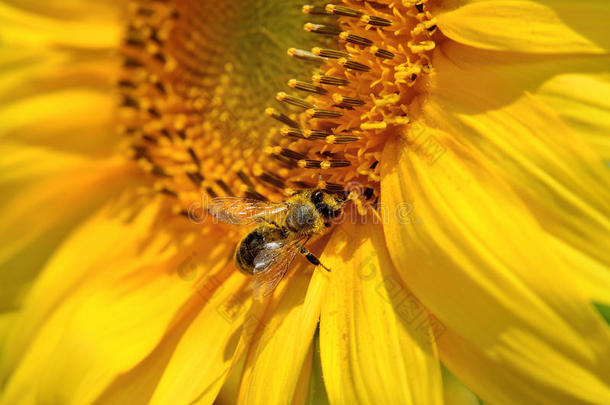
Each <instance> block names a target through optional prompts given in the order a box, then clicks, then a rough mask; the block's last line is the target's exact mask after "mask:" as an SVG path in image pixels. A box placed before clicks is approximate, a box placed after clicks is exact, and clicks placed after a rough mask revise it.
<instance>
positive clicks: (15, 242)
mask: <svg viewBox="0 0 610 405" xmlns="http://www.w3.org/2000/svg"><path fill="white" fill-rule="evenodd" d="M0 153H2V155H3V156H4V157H3V159H2V160H1V161H0V172H1V173H2V174H0V193H2V195H3V196H5V200H4V201H2V202H0V206H1V207H2V211H1V214H0V269H1V270H2V271H0V280H1V282H2V285H3V288H2V291H1V293H0V309H7V308H17V307H19V305H20V303H21V301H22V297H23V294H24V293H25V292H26V291H27V289H28V288H29V285H30V284H31V282H32V281H33V279H34V278H35V276H36V274H38V271H40V269H41V267H42V265H43V263H44V260H46V258H47V257H48V256H49V255H50V254H51V252H52V251H53V249H54V248H55V247H56V246H57V245H58V244H59V243H60V242H61V240H62V238H63V237H64V236H65V235H66V234H67V233H68V232H69V231H70V229H72V228H73V227H74V226H76V223H77V222H78V221H79V220H81V219H83V218H84V217H85V216H86V215H88V214H89V213H90V212H92V211H93V210H94V209H95V208H96V207H99V206H100V205H101V204H102V203H103V202H104V201H107V200H108V199H111V198H114V197H116V195H117V192H119V191H121V190H123V189H124V187H125V186H126V185H128V184H130V183H131V182H132V181H133V179H134V178H136V176H135V172H134V165H133V164H132V163H130V162H127V161H126V160H124V159H122V158H118V157H117V158H114V157H111V158H105V159H87V158H84V157H83V156H80V155H75V154H70V153H63V152H57V151H51V150H48V149H45V148H37V147H28V146H25V145H21V144H3V145H0Z"/></svg>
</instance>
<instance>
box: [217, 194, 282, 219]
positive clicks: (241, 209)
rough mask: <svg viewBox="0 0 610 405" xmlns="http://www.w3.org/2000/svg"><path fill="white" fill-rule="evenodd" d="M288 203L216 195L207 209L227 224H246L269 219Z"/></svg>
mask: <svg viewBox="0 0 610 405" xmlns="http://www.w3.org/2000/svg"><path fill="white" fill-rule="evenodd" d="M287 208H288V205H286V204H285V203H283V202H279V203H275V202H269V201H259V200H251V199H249V198H240V197H217V198H214V199H212V201H211V202H210V204H209V205H208V210H209V211H210V214H212V215H213V216H214V217H215V218H218V219H219V220H221V221H223V222H227V223H229V224H236V225H247V224H251V223H253V222H262V221H265V220H267V221H269V222H271V221H272V220H273V218H274V217H275V216H276V215H277V214H279V213H281V212H283V211H286V209H287Z"/></svg>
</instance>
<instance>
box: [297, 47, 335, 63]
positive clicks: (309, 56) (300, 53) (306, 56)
mask: <svg viewBox="0 0 610 405" xmlns="http://www.w3.org/2000/svg"><path fill="white" fill-rule="evenodd" d="M288 56H291V57H293V58H297V59H303V60H306V61H309V62H316V63H324V62H326V58H323V57H321V56H318V55H314V54H313V53H311V52H309V51H305V50H303V49H296V48H290V49H288Z"/></svg>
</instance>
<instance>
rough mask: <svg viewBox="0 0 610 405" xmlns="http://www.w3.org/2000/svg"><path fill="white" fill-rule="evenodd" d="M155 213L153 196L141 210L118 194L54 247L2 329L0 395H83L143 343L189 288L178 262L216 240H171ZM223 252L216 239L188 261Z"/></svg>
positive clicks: (206, 263) (208, 264)
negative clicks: (21, 306)
mask: <svg viewBox="0 0 610 405" xmlns="http://www.w3.org/2000/svg"><path fill="white" fill-rule="evenodd" d="M158 219H159V204H155V203H150V204H146V207H145V208H142V207H141V205H140V204H138V202H137V201H134V199H127V200H125V201H122V202H121V203H120V204H118V205H117V204H114V205H111V206H109V207H108V208H107V209H105V210H103V211H102V212H100V213H99V214H98V215H96V216H95V217H93V218H91V219H90V220H89V221H87V222H86V223H85V224H83V225H82V226H81V227H80V228H79V229H78V230H77V231H76V232H74V233H73V235H72V236H71V237H70V238H69V239H68V240H67V241H66V242H65V243H64V244H63V245H62V246H61V247H60V248H59V249H58V251H57V253H56V254H55V255H54V256H53V258H52V259H51V260H50V262H49V263H48V265H47V266H46V268H45V270H44V271H43V273H42V275H41V276H40V277H39V278H38V281H37V283H36V285H35V286H34V287H33V289H32V292H31V294H30V295H29V297H28V301H27V303H26V307H25V310H24V311H23V314H22V315H21V316H20V319H19V320H18V322H17V323H16V326H15V328H14V329H13V330H12V333H11V335H10V336H9V340H8V342H7V345H6V350H5V352H4V353H3V355H2V362H1V366H2V373H3V376H4V377H3V378H8V381H7V383H6V385H5V387H6V388H5V390H4V393H3V396H2V398H1V400H0V402H2V403H3V404H14V403H18V400H19V399H20V398H22V397H23V396H24V395H25V394H26V393H28V394H29V395H33V396H34V397H35V398H36V399H37V401H38V402H53V401H59V402H62V403H66V404H85V403H91V402H92V401H93V400H94V399H95V398H96V397H98V396H99V394H100V393H101V392H102V391H103V390H104V389H105V388H106V386H107V385H108V384H110V382H111V381H112V379H114V378H115V377H116V376H117V375H118V374H120V373H122V372H125V371H127V370H129V369H131V368H132V367H133V366H134V365H135V364H137V363H138V362H140V361H141V360H142V359H143V358H144V357H145V356H147V355H148V354H149V353H150V352H151V351H152V350H153V348H154V347H155V346H156V345H157V344H158V343H159V341H160V340H161V338H162V336H163V334H164V333H165V331H166V330H167V329H168V328H170V327H171V324H172V320H173V318H174V317H175V316H176V314H177V313H178V311H179V310H180V308H181V307H182V306H183V304H184V303H185V301H186V300H187V299H188V297H190V296H191V295H192V294H193V293H194V289H193V281H191V280H190V278H188V277H180V276H181V275H182V273H181V271H180V269H181V267H182V266H183V263H184V261H185V260H187V259H188V255H189V253H191V252H193V250H195V249H201V246H214V244H215V243H217V240H218V238H217V235H215V234H209V235H207V236H206V237H205V238H204V239H201V238H194V237H181V238H177V237H176V234H175V232H172V231H171V230H164V229H165V228H160V227H158V226H157V225H158V223H157V221H158ZM231 250H232V246H229V245H228V244H227V246H224V248H223V247H222V245H221V246H217V247H216V248H215V249H214V250H213V251H212V252H211V253H210V254H206V255H202V256H204V259H202V260H201V261H197V264H198V265H199V266H202V268H205V269H206V270H207V271H213V270H214V266H217V265H219V266H224V265H225V264H226V263H227V261H228V260H229V253H230V251H231ZM195 251H197V250H195ZM189 260H192V259H189Z"/></svg>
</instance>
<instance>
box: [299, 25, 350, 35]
mask: <svg viewBox="0 0 610 405" xmlns="http://www.w3.org/2000/svg"><path fill="white" fill-rule="evenodd" d="M303 28H304V29H305V31H307V32H313V33H314V34H322V35H339V33H341V28H339V27H336V26H333V25H324V24H313V23H307V24H305V26H304V27H303Z"/></svg>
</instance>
